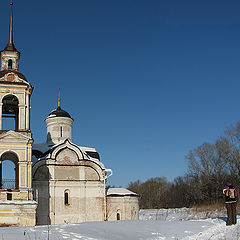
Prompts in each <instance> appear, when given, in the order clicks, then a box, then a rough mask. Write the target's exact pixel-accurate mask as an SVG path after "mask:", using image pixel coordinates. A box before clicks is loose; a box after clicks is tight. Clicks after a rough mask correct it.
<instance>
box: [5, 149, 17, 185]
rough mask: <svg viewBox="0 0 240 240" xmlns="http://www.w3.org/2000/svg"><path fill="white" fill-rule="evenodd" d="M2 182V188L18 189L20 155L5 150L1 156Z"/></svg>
mask: <svg viewBox="0 0 240 240" xmlns="http://www.w3.org/2000/svg"><path fill="white" fill-rule="evenodd" d="M0 168H1V171H0V184H1V188H2V189H18V175H19V174H18V172H19V171H18V169H19V168H18V157H17V155H16V154H15V153H14V152H10V151H9V152H5V153H4V154H3V155H2V156H1V158H0Z"/></svg>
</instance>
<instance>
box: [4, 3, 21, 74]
mask: <svg viewBox="0 0 240 240" xmlns="http://www.w3.org/2000/svg"><path fill="white" fill-rule="evenodd" d="M19 58H20V52H18V50H17V49H16V47H15V46H14V44H13V1H12V0H11V2H10V22H9V33H8V43H7V45H6V47H5V48H4V50H3V51H1V71H3V70H15V71H18V60H19Z"/></svg>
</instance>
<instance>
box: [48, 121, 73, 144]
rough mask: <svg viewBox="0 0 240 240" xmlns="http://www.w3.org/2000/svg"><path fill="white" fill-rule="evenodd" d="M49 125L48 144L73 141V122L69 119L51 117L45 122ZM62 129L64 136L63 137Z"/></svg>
mask: <svg viewBox="0 0 240 240" xmlns="http://www.w3.org/2000/svg"><path fill="white" fill-rule="evenodd" d="M45 122H46V125H47V143H48V144H51V143H53V144H57V143H59V142H62V141H63V140H65V139H69V140H70V141H72V123H73V120H72V119H71V118H68V117H49V118H47V119H46V120H45ZM61 127H62V136H61Z"/></svg>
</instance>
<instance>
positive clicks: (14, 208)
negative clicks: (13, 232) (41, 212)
mask: <svg viewBox="0 0 240 240" xmlns="http://www.w3.org/2000/svg"><path fill="white" fill-rule="evenodd" d="M36 208H37V202H35V201H0V226H18V227H20V226H35V225H36Z"/></svg>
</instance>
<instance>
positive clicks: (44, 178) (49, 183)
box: [0, 1, 139, 226]
mask: <svg viewBox="0 0 240 240" xmlns="http://www.w3.org/2000/svg"><path fill="white" fill-rule="evenodd" d="M12 8H13V3H12V1H11V14H10V25H9V26H10V27H9V38H8V43H7V45H6V47H5V48H4V50H2V51H1V52H0V53H1V55H0V58H1V69H0V226H33V225H36V224H38V225H44V224H63V223H79V222H85V221H109V220H110V221H111V220H123V219H124V220H132V219H138V212H139V205H138V195H137V194H135V193H133V192H131V191H129V190H127V189H124V188H110V189H108V191H107V179H108V177H109V176H110V175H112V170H111V169H108V168H106V167H105V166H104V164H103V162H102V161H101V160H100V157H99V154H98V152H97V151H96V149H95V148H92V147H83V146H78V145H77V144H76V143H74V141H73V139H72V131H73V128H72V124H73V118H72V116H71V115H70V114H69V113H68V112H66V111H64V110H63V109H62V107H61V104H60V99H58V106H57V108H56V109H55V110H53V111H52V112H51V113H49V115H48V116H47V117H46V119H45V123H46V142H44V143H39V144H37V143H34V144H33V142H34V140H33V138H32V132H31V129H30V108H31V102H30V97H31V94H32V91H33V87H32V85H31V84H30V83H29V82H28V80H27V79H26V77H25V76H24V75H23V74H22V73H20V72H19V71H18V70H19V67H18V66H19V65H18V64H19V58H20V52H18V50H17V49H16V47H15V46H14V44H13V35H12V31H13V22H12ZM8 119H13V120H14V122H15V130H8V129H5V128H4V125H3V124H2V121H8ZM6 160H8V161H11V162H12V163H13V164H14V166H15V170H14V171H15V173H14V174H15V179H14V184H13V185H12V186H10V187H9V185H7V184H6V182H5V180H4V179H3V177H2V176H3V174H2V172H3V169H2V163H3V162H4V161H6Z"/></svg>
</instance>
